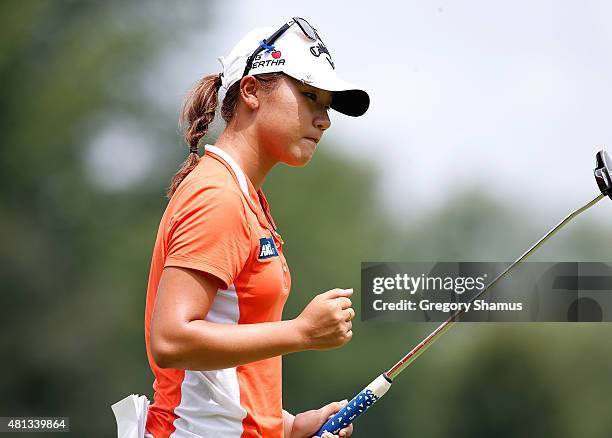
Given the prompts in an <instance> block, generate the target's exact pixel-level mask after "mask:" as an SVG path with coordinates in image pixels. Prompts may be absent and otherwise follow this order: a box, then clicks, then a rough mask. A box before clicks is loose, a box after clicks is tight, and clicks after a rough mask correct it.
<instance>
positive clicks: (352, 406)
mask: <svg viewBox="0 0 612 438" xmlns="http://www.w3.org/2000/svg"><path fill="white" fill-rule="evenodd" d="M390 387H391V379H389V378H388V377H387V376H385V375H384V374H381V375H380V376H378V377H377V378H376V379H374V380H373V381H372V383H370V384H369V385H368V386H366V387H365V388H364V389H363V390H362V391H361V392H360V393H359V394H357V395H356V396H355V397H353V399H352V400H351V401H350V402H348V404H347V405H346V406H345V407H343V408H342V409H341V410H340V411H339V412H337V413H336V414H335V415H334V416H333V417H332V418H330V419H329V420H327V422H326V423H325V424H324V425H323V426H321V429H319V431H318V432H317V433H316V436H318V437H320V436H321V435H322V434H323V433H325V432H330V433H333V434H335V433H337V432H338V431H339V430H340V429H342V428H344V427H347V426H348V425H349V424H351V423H352V422H353V421H355V420H356V419H357V417H359V416H360V415H361V414H363V413H364V412H365V411H367V410H368V409H369V408H370V406H372V405H373V404H374V403H376V402H377V401H378V399H380V398H381V397H382V396H383V395H385V393H386V392H387V391H388V390H389V388H390Z"/></svg>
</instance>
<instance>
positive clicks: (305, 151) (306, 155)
mask: <svg viewBox="0 0 612 438" xmlns="http://www.w3.org/2000/svg"><path fill="white" fill-rule="evenodd" d="M311 143H312V146H311V147H303V146H302V147H296V148H295V149H294V150H292V151H291V153H290V154H289V156H288V157H287V158H288V159H287V160H285V163H286V164H288V165H289V166H294V167H303V166H305V165H307V164H308V162H309V161H310V160H311V159H312V156H313V155H314V153H315V150H316V148H317V147H316V144H315V143H314V142H311Z"/></svg>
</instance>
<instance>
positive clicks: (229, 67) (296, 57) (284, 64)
mask: <svg viewBox="0 0 612 438" xmlns="http://www.w3.org/2000/svg"><path fill="white" fill-rule="evenodd" d="M219 61H220V62H221V65H222V66H223V87H224V88H225V89H226V90H227V89H228V88H229V87H231V86H232V85H233V84H234V83H236V82H238V81H240V80H241V79H242V78H243V77H244V76H246V75H247V74H248V75H257V74H263V73H274V72H283V73H285V74H287V75H289V76H291V77H292V78H294V79H297V80H298V81H302V82H304V83H306V84H308V85H311V86H313V87H316V88H320V89H322V90H326V91H332V92H333V93H334V94H333V98H332V103H331V107H332V108H333V109H335V110H336V111H338V112H341V113H343V114H347V115H349V116H361V115H362V114H364V113H365V112H366V111H367V109H368V107H369V105H370V98H369V96H368V93H367V92H365V91H364V90H363V89H361V88H360V87H358V86H356V85H353V84H351V83H349V82H346V81H343V80H342V79H340V78H339V77H338V76H337V73H336V65H335V63H334V61H333V59H332V56H331V53H330V51H329V49H328V48H327V46H326V45H325V43H324V42H323V41H321V38H320V37H319V34H318V32H317V31H316V30H315V29H314V28H313V27H312V26H311V25H310V24H309V23H308V22H307V21H306V20H304V19H303V18H298V17H294V18H293V19H292V20H290V21H289V22H287V23H285V24H284V25H283V26H282V27H281V28H280V29H278V30H276V31H275V29H274V28H271V27H260V28H257V29H254V30H252V31H251V32H249V33H248V34H246V35H245V36H244V37H243V38H242V39H241V40H240V41H239V42H238V44H236V46H235V47H234V48H233V49H232V51H231V52H230V54H229V55H228V56H221V57H219Z"/></svg>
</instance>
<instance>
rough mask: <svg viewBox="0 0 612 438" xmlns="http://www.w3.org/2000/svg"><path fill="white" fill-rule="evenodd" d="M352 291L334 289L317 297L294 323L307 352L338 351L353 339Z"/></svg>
mask: <svg viewBox="0 0 612 438" xmlns="http://www.w3.org/2000/svg"><path fill="white" fill-rule="evenodd" d="M352 294H353V289H332V290H329V291H327V292H323V293H322V294H319V295H317V296H316V297H314V298H313V300H312V301H311V302H310V303H308V305H307V306H306V308H305V309H304V310H303V311H302V313H301V314H300V315H299V316H298V317H297V318H296V319H295V320H294V321H295V324H296V326H297V329H298V332H299V333H300V335H301V337H302V340H303V343H304V350H326V349H330V348H337V347H340V346H342V345H344V344H346V343H347V342H348V341H350V340H351V338H352V337H353V331H352V329H353V324H352V322H351V320H352V319H353V318H354V317H355V310H353V308H352V302H351V300H350V296H351V295H352Z"/></svg>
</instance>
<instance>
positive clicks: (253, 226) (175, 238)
mask: <svg viewBox="0 0 612 438" xmlns="http://www.w3.org/2000/svg"><path fill="white" fill-rule="evenodd" d="M205 150H206V152H205V155H204V156H203V157H202V158H201V159H200V161H199V163H198V164H197V166H196V167H195V169H193V170H192V171H191V172H190V173H189V175H187V177H186V178H185V179H184V180H183V182H182V183H181V184H180V186H179V187H178V189H177V190H176V192H175V193H174V195H173V196H172V198H171V199H170V202H169V203H168V206H167V208H166V211H165V213H164V215H163V217H162V219H161V223H160V225H159V230H158V234H157V239H156V242H155V247H154V250H153V259H152V263H151V271H150V275H149V284H148V290H147V301H146V310H145V339H146V346H147V356H148V359H149V364H150V366H151V370H152V371H153V374H154V375H155V382H154V383H153V388H154V391H155V396H154V403H153V404H152V405H151V406H150V409H149V413H148V417H147V430H148V432H149V433H150V434H152V435H153V436H154V437H155V438H168V437H173V438H182V437H195V436H198V437H215V438H217V437H219V438H223V437H227V438H229V437H235V438H239V437H248V438H254V437H266V438H268V437H279V438H280V437H282V436H283V418H282V393H281V388H282V376H281V357H280V356H278V357H273V358H270V359H265V360H261V361H258V362H253V363H249V364H246V365H241V366H238V367H234V368H227V369H222V370H214V371H194V370H181V369H161V368H159V367H157V365H156V364H155V361H154V360H153V357H152V356H151V348H150V327H151V317H152V313H153V307H154V304H155V297H156V294H157V288H158V286H159V280H160V277H161V274H162V271H163V269H164V267H166V266H180V267H183V268H190V269H196V270H199V271H203V272H207V273H209V274H212V275H214V276H216V277H218V278H219V279H220V280H221V281H222V282H223V289H220V290H219V291H218V292H217V295H216V296H215V299H214V301H213V303H212V305H211V308H210V311H209V312H208V314H207V315H206V316H205V317H204V315H203V319H205V320H206V321H211V322H216V323H223V324H254V323H261V322H270V321H280V320H281V317H282V311H283V306H284V304H285V302H286V300H287V296H288V294H289V290H290V288H291V276H290V274H289V269H288V267H287V262H286V260H285V257H284V256H283V252H282V246H283V241H282V239H281V237H280V235H279V234H278V233H277V232H276V227H275V225H274V221H273V219H272V215H271V214H270V210H269V208H268V202H267V201H266V198H265V196H264V194H263V192H262V191H261V190H259V191H256V190H255V189H254V187H253V186H252V184H251V182H250V181H249V179H248V178H247V177H246V175H245V174H244V172H243V171H242V170H241V169H240V167H239V166H238V164H237V163H236V162H235V161H234V160H233V159H232V158H231V157H230V156H229V155H228V154H226V153H225V152H224V151H222V150H221V149H219V148H216V147H214V146H210V145H207V146H206V147H205ZM227 342H230V343H231V342H232V341H231V339H228V340H227Z"/></svg>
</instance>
